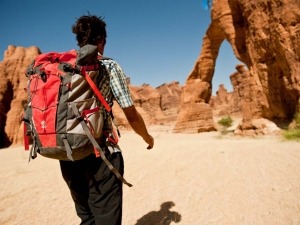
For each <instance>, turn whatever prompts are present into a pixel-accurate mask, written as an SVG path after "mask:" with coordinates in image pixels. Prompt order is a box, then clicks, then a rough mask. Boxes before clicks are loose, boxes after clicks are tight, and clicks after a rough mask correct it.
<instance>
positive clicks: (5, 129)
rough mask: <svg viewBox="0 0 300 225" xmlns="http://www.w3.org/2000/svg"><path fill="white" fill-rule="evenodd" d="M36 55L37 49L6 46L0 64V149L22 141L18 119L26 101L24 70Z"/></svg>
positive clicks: (38, 51)
mask: <svg viewBox="0 0 300 225" xmlns="http://www.w3.org/2000/svg"><path fill="white" fill-rule="evenodd" d="M38 54H40V50H39V48H37V47H29V48H24V47H16V46H8V48H7V50H6V51H5V53H4V58H3V61H2V62H0V147H7V146H9V145H10V144H15V143H21V142H22V140H23V135H22V134H23V130H22V127H21V126H20V125H21V122H20V119H21V116H22V113H23V105H24V103H25V102H26V100H27V95H26V91H25V90H24V88H25V87H26V83H27V78H26V76H25V69H26V67H27V66H28V65H29V64H30V63H31V62H32V60H33V59H34V58H35V57H36V56H37V55H38Z"/></svg>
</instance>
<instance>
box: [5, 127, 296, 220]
mask: <svg viewBox="0 0 300 225" xmlns="http://www.w3.org/2000/svg"><path fill="white" fill-rule="evenodd" d="M150 130H151V132H152V134H153V136H154V137H155V141H156V143H155V148H154V149H153V150H152V151H148V150H146V145H145V144H144V143H143V141H142V140H141V139H140V138H139V137H138V136H137V135H135V134H134V133H132V132H130V131H123V132H122V138H121V143H120V145H121V146H122V149H123V155H124V158H125V178H126V179H127V180H128V181H129V182H131V183H132V184H133V185H134V186H133V187H132V188H129V187H127V186H124V205H123V206H124V216H123V224H124V225H160V224H161V225H169V224H181V225H300V143H299V142H287V141H283V140H281V139H280V138H278V137H260V138H236V137H231V136H220V134H219V133H215V132H213V133H203V134H173V133H171V132H170V128H168V127H151V129H150ZM0 157H1V163H0V224H1V225H15V224H16V225H20V224H22V225H35V224H39V225H41V224H42V225H47V224H49V225H60V224H61V225H73V224H74V225H75V224H79V219H78V218H77V216H76V214H75V210H74V207H73V202H72V200H71V197H70V195H69V191H68V189H67V187H66V185H65V183H64V181H63V180H62V178H61V175H60V171H59V164H58V161H56V160H51V159H46V158H43V157H41V156H39V157H38V158H37V159H35V160H33V161H31V162H30V163H29V164H28V162H27V158H28V152H25V151H24V150H23V149H22V147H12V148H8V149H2V150H0Z"/></svg>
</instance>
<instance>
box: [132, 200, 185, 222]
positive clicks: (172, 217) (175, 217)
mask: <svg viewBox="0 0 300 225" xmlns="http://www.w3.org/2000/svg"><path fill="white" fill-rule="evenodd" d="M173 206H175V204H174V202H164V203H162V204H161V205H160V210H159V211H152V212H149V213H147V214H146V215H145V216H143V217H142V218H140V219H138V220H137V223H136V224H135V225H170V224H171V222H175V223H178V222H180V221H181V215H180V214H179V213H178V212H172V211H170V209H171V208H172V207H173Z"/></svg>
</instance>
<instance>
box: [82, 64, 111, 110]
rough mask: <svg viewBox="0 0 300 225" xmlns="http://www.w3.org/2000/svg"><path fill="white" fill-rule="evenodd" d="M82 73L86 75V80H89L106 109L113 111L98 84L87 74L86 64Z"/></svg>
mask: <svg viewBox="0 0 300 225" xmlns="http://www.w3.org/2000/svg"><path fill="white" fill-rule="evenodd" d="M81 74H82V75H83V76H84V78H85V79H86V81H87V82H88V84H89V85H90V87H91V88H92V90H93V91H94V93H95V95H96V96H97V97H98V99H99V100H100V102H101V103H102V104H103V106H104V108H105V109H106V111H107V112H110V111H111V107H110V105H109V104H108V103H107V101H106V100H105V98H104V97H103V95H102V94H101V92H100V91H99V89H98V87H97V86H96V84H95V83H94V81H93V80H92V79H91V78H90V76H89V75H88V74H87V72H86V68H85V67H84V66H83V67H81Z"/></svg>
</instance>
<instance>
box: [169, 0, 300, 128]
mask: <svg viewBox="0 0 300 225" xmlns="http://www.w3.org/2000/svg"><path fill="white" fill-rule="evenodd" d="M211 18H212V22H211V24H210V26H209V28H208V29H207V32H206V35H205V37H204V38H203V45H202V50H201V54H200V56H199V58H198V60H197V61H196V63H195V66H194V69H193V70H192V72H191V74H190V75H189V76H188V78H187V81H186V84H185V86H184V88H183V93H182V98H181V106H180V112H179V116H178V119H177V122H176V126H175V128H174V131H175V132H183V131H185V132H199V131H209V130H213V128H214V124H213V120H212V115H213V114H212V112H211V111H212V109H211V108H210V107H209V101H210V97H211V92H212V78H213V74H214V67H215V63H216V58H217V56H218V51H219V48H220V45H221V44H222V42H223V41H224V40H226V41H228V42H229V43H230V45H231V46H232V49H233V52H234V54H235V56H236V57H237V59H239V60H240V61H241V62H243V63H244V64H245V66H246V68H247V69H245V68H243V66H238V67H237V70H238V74H236V75H233V76H232V79H231V80H232V82H237V84H233V86H235V85H236V87H238V88H239V89H240V90H243V93H239V94H240V95H241V97H242V99H241V101H242V105H241V109H242V114H243V123H244V124H245V125H247V124H249V121H251V120H252V119H257V118H266V119H268V120H271V121H274V122H278V121H287V120H289V119H291V118H292V117H293V115H294V113H295V112H296V111H297V110H299V97H300V59H299V56H300V4H299V1H298V0H256V1H251V0H218V1H216V0H215V1H213V5H212V9H211ZM241 87H243V88H241ZM237 93H238V92H237ZM204 115H205V116H204ZM241 127H243V125H241ZM247 127H248V128H249V126H244V128H245V129H248V128H247ZM250 127H251V126H250ZM249 129H251V128H249Z"/></svg>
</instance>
